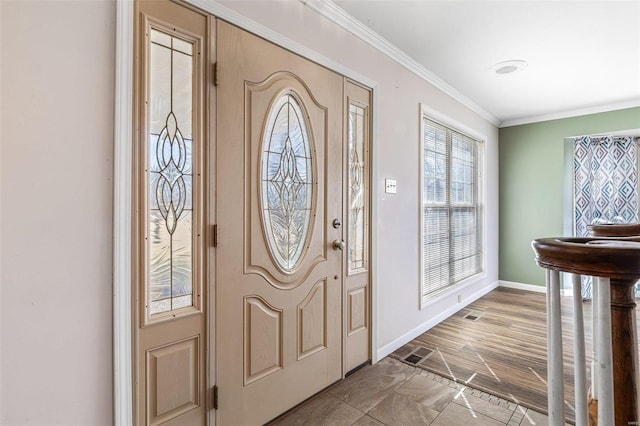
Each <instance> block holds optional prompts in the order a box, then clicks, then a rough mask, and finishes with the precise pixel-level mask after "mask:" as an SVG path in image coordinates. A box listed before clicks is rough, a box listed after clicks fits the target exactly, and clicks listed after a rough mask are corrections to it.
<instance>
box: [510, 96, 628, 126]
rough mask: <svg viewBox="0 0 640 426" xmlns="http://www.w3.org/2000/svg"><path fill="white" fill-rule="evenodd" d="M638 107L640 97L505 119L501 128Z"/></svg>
mask: <svg viewBox="0 0 640 426" xmlns="http://www.w3.org/2000/svg"><path fill="white" fill-rule="evenodd" d="M637 107H640V99H636V100H633V101H626V102H617V103H613V104H607V105H600V106H595V107H588V108H579V109H573V110H569V111H562V112H555V113H552V114H541V115H534V116H530V117H524V118H516V119H514V120H505V121H503V122H502V124H501V125H500V128H504V127H512V126H520V125H522V124H532V123H540V122H542V121H551V120H560V119H563V118H572V117H580V116H582V115H590V114H599V113H601V112H610V111H618V110H622V109H627V108H637Z"/></svg>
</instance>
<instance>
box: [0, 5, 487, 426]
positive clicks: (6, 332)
mask: <svg viewBox="0 0 640 426" xmlns="http://www.w3.org/2000/svg"><path fill="white" fill-rule="evenodd" d="M224 4H226V5H227V6H229V7H231V8H233V9H235V10H237V11H239V12H240V13H242V14H245V15H246V16H248V17H250V18H252V19H254V20H256V21H258V22H261V23H263V24H264V25H266V26H269V27H271V28H273V29H275V30H276V31H278V32H281V33H283V34H284V35H285V36H287V37H289V38H292V39H297V40H298V41H299V42H300V43H302V44H304V45H306V46H308V47H310V48H311V49H314V50H316V51H317V52H319V53H321V54H323V55H325V56H327V57H329V58H330V59H332V60H334V61H336V62H339V63H342V64H344V65H345V66H347V67H349V68H351V69H353V70H354V71H357V72H359V73H360V74H362V75H365V76H367V77H368V78H370V79H372V80H375V81H377V82H378V83H379V85H378V86H377V88H376V90H377V96H378V97H377V100H378V104H377V106H378V110H377V111H376V115H377V117H378V120H379V121H378V123H377V125H376V131H377V139H376V146H375V147H374V151H375V155H376V156H377V160H376V161H377V171H378V174H377V176H376V177H375V178H376V179H375V182H374V185H375V186H374V196H375V199H376V200H377V204H376V211H377V221H376V223H375V224H374V226H375V232H376V235H377V242H376V244H375V246H374V250H375V252H376V253H377V265H376V272H377V276H376V282H377V293H376V299H377V301H378V302H377V305H376V309H377V312H378V319H379V322H378V329H377V331H376V341H377V347H376V348H374V349H375V350H377V351H378V353H379V354H384V353H385V352H388V351H389V350H390V349H391V348H392V347H394V346H395V345H398V344H400V343H401V342H403V341H404V340H406V339H407V338H408V336H410V335H411V334H412V333H415V330H418V329H420V327H423V325H424V324H425V323H427V322H429V321H430V320H432V319H433V318H435V317H437V316H438V315H439V314H441V313H443V312H445V311H446V310H447V309H450V308H455V307H456V306H457V294H454V295H452V296H451V297H448V298H446V299H444V300H443V301H441V302H440V303H439V304H438V305H437V306H430V307H428V308H426V309H423V310H420V309H419V298H418V286H419V266H418V265H419V210H418V196H419V194H418V182H419V180H418V179H419V176H418V175H419V173H418V165H419V163H418V156H419V150H418V140H419V135H418V133H419V103H420V102H423V103H425V104H426V105H427V106H429V107H430V108H433V109H436V110H438V111H440V112H441V113H443V114H446V115H448V116H450V117H451V118H453V119H455V120H457V121H459V122H461V123H463V124H464V125H466V126H468V127H470V128H473V129H475V130H476V131H477V132H479V133H482V134H484V135H486V136H487V137H488V143H487V147H486V148H487V151H486V162H487V172H488V173H487V175H486V180H487V189H488V194H487V204H486V206H485V207H486V208H485V214H486V216H487V218H488V229H487V241H488V245H487V254H486V256H487V276H486V278H484V279H483V280H482V281H481V282H478V283H476V284H475V285H473V286H471V287H469V288H466V289H464V290H463V291H461V292H460V293H461V295H462V297H463V299H465V298H469V297H470V296H471V295H473V294H474V293H476V292H478V291H480V290H482V289H483V288H486V287H488V286H490V285H492V284H493V283H495V282H496V281H497V279H498V267H497V266H498V264H497V259H498V255H497V254H498V250H497V220H498V194H497V187H498V175H497V168H498V166H497V165H498V147H497V139H498V131H497V129H496V128H495V126H493V125H491V124H490V123H488V122H487V121H486V120H484V119H482V118H481V117H479V116H478V115H477V114H475V113H473V112H472V111H470V110H469V109H467V108H465V107H464V106H462V105H461V104H459V103H458V102H457V101H455V100H454V99H452V98H451V97H449V96H447V95H446V94H444V93H442V92H441V91H439V90H438V89H436V88H434V87H432V86H431V85H429V84H427V83H425V82H424V81H423V80H421V79H419V78H418V77H416V76H415V75H414V74H412V73H411V72H409V71H407V70H406V69H404V68H403V67H401V66H399V65H398V64H396V63H395V62H393V61H391V60H390V59H388V58H387V57H385V56H383V55H382V54H380V53H379V52H377V51H376V50H374V49H373V48H371V47H370V46H369V45H367V44H365V43H364V42H362V41H360V40H359V39H357V38H355V37H354V36H353V35H352V34H350V33H349V32H347V31H345V30H343V29H341V28H338V27H337V26H336V25H334V24H332V23H330V22H329V21H327V20H325V19H324V18H321V17H320V16H318V15H317V14H316V13H315V12H314V11H312V10H311V9H309V8H308V7H306V6H305V5H303V4H302V3H300V2H298V1H295V0H287V1H268V2H225V3H224ZM0 16H1V26H2V29H1V31H2V36H1V43H2V44H1V52H2V53H1V55H2V56H1V60H2V62H1V64H2V65H1V84H2V86H1V105H2V114H1V121H0V126H1V133H0V137H1V139H0V142H1V149H0V160H1V161H0V172H1V179H0V185H1V187H0V235H1V240H0V243H1V244H0V247H1V251H0V260H1V262H0V327H1V329H0V336H1V340H0V345H1V346H0V383H1V384H0V393H1V395H0V407H1V410H2V411H1V413H0V423H1V424H3V425H5V424H6V425H14V424H16V425H18V424H24V425H52V424H60V425H102V424H104V425H107V424H111V423H112V412H111V410H112V379H111V375H112V343H111V331H112V330H111V321H112V318H111V310H112V299H111V291H112V284H111V275H112V271H111V268H112V262H111V249H112V241H111V239H112V226H111V221H112V213H111V209H112V151H113V130H112V127H113V112H112V111H113V99H114V81H113V80H114V71H113V70H114V65H115V64H114V45H115V23H114V19H115V3H114V2H113V0H112V1H92V0H86V1H71V2H65V1H53V0H51V1H43V2H33V1H21V2H10V1H5V0H2V1H0ZM386 177H391V178H395V179H397V181H398V193H397V194H396V195H386V194H384V191H383V183H384V178H386Z"/></svg>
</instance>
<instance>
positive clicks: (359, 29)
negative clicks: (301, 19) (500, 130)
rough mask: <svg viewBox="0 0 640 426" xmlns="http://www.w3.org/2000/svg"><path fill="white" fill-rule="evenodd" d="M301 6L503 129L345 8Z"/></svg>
mask: <svg viewBox="0 0 640 426" xmlns="http://www.w3.org/2000/svg"><path fill="white" fill-rule="evenodd" d="M298 1H300V2H301V3H303V4H305V5H307V6H309V7H310V8H311V9H313V10H315V11H316V12H318V13H319V14H320V15H322V16H324V17H325V18H327V19H329V20H330V21H332V22H334V23H335V24H337V25H339V26H340V27H342V28H344V29H345V30H347V31H349V32H350V33H351V34H353V35H355V36H356V37H358V38H360V39H361V40H363V41H364V42H366V43H367V44H369V45H371V46H372V47H374V48H375V49H377V50H378V51H380V52H381V53H383V54H385V55H386V56H388V57H389V58H391V59H393V60H394V61H396V62H397V63H398V64H400V65H402V66H403V67H405V68H406V69H408V70H409V71H411V72H412V73H414V74H416V75H417V76H418V77H420V78H422V79H423V80H425V81H427V82H428V83H429V84H431V85H433V86H435V87H436V88H438V89H439V90H441V91H443V92H444V93H446V94H447V95H449V96H451V97H452V98H453V99H455V100H457V101H458V102H460V103H461V104H463V105H464V106H466V107H467V108H469V109H470V110H472V111H474V112H475V113H477V114H478V115H480V116H481V117H482V118H484V119H485V120H488V121H490V122H491V123H493V124H494V125H496V126H500V125H501V124H502V121H501V120H500V119H498V118H497V117H495V116H494V115H493V114H491V113H490V112H489V111H487V110H486V109H484V108H482V107H481V106H480V105H478V104H477V103H475V102H473V101H472V100H471V99H469V98H467V97H466V96H464V95H463V94H462V93H460V92H459V91H457V90H456V89H454V88H453V87H452V86H450V85H449V84H447V83H446V82H445V81H444V80H442V79H441V78H440V77H438V76H437V75H436V74H434V73H433V72H431V71H430V70H428V69H427V68H425V67H424V66H423V65H421V64H419V63H418V62H416V61H415V60H414V59H413V58H412V57H410V56H409V55H408V54H407V53H405V52H404V51H402V50H401V49H399V48H398V47H397V46H395V45H394V44H392V43H391V42H389V41H388V40H387V39H385V38H384V37H382V36H381V35H380V34H378V33H377V32H375V31H373V30H372V29H371V28H369V27H367V26H366V25H364V24H363V23H362V22H360V21H358V20H357V19H355V18H354V17H353V16H351V15H349V14H348V13H347V12H345V11H344V10H343V9H342V8H340V7H339V6H338V5H336V4H335V3H334V2H333V1H332V0H298Z"/></svg>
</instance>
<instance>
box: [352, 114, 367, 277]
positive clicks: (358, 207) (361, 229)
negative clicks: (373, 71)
mask: <svg viewBox="0 0 640 426" xmlns="http://www.w3.org/2000/svg"><path fill="white" fill-rule="evenodd" d="M365 126H366V123H365V110H364V108H362V107H359V106H357V105H349V250H348V255H349V271H354V270H358V269H363V268H366V264H365V262H366V259H365V253H366V250H365V245H366V241H365V235H366V223H365V217H366V216H365V185H366V177H365Z"/></svg>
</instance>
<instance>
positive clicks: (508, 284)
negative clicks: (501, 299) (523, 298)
mask: <svg viewBox="0 0 640 426" xmlns="http://www.w3.org/2000/svg"><path fill="white" fill-rule="evenodd" d="M499 283H500V287H507V288H515V289H518V290H527V291H535V292H536V293H546V292H547V287H546V286H543V285H533V284H524V283H516V282H513V281H502V280H500V281H499Z"/></svg>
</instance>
